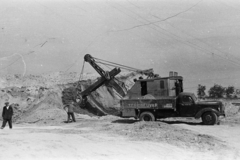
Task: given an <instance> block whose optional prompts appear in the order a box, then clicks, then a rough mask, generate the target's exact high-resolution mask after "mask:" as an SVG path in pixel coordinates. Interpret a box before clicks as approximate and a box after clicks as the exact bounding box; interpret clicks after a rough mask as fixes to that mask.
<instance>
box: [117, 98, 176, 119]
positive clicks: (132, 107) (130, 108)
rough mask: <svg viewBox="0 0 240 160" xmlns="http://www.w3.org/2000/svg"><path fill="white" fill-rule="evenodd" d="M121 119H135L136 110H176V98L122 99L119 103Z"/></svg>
mask: <svg viewBox="0 0 240 160" xmlns="http://www.w3.org/2000/svg"><path fill="white" fill-rule="evenodd" d="M120 104H121V111H122V116H123V117H136V116H137V115H136V110H141V109H144V110H159V109H163V110H164V109H173V110H174V111H175V110H176V98H175V97H169V98H161V99H123V100H121V101H120Z"/></svg>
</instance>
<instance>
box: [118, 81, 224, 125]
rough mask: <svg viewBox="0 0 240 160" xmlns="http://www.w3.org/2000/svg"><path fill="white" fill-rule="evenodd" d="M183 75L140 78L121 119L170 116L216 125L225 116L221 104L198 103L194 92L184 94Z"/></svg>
mask: <svg viewBox="0 0 240 160" xmlns="http://www.w3.org/2000/svg"><path fill="white" fill-rule="evenodd" d="M182 82H183V78H182V77H181V76H169V77H163V78H160V77H157V78H153V79H139V80H137V81H136V82H135V85H134V86H133V87H132V88H131V89H130V90H129V91H128V93H127V95H126V96H125V97H124V99H122V100H121V101H120V106H121V113H122V117H135V118H136V119H140V120H144V121H153V120H156V119H158V118H167V117H194V118H196V119H199V118H202V121H203V123H204V124H207V125H213V124H216V123H217V122H218V117H219V116H225V112H224V106H223V103H222V102H220V101H199V100H198V99H197V97H196V96H195V95H194V94H193V93H189V92H183V83H182Z"/></svg>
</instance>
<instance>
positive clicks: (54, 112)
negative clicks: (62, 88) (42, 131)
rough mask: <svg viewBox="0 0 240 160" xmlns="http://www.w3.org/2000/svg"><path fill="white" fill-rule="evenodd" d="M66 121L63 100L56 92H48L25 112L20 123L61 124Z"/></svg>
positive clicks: (19, 120) (18, 120)
mask: <svg viewBox="0 0 240 160" xmlns="http://www.w3.org/2000/svg"><path fill="white" fill-rule="evenodd" d="M64 120H66V112H65V111H64V110H63V107H62V104H61V99H60V97H59V96H58V94H57V93H56V92H53V91H48V93H47V94H45V95H44V97H41V99H40V100H38V101H36V102H33V103H32V104H30V105H29V106H28V107H27V108H25V110H23V112H22V114H21V116H20V118H19V119H17V122H18V123H22V122H25V123H37V122H38V123H47V124H52V123H60V122H63V121H64Z"/></svg>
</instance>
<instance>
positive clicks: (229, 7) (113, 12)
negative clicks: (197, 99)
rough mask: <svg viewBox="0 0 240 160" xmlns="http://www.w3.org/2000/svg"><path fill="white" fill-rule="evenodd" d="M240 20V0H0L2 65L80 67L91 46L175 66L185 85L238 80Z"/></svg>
mask: <svg viewBox="0 0 240 160" xmlns="http://www.w3.org/2000/svg"><path fill="white" fill-rule="evenodd" d="M239 25H240V1H237V0H228V1H226V0H181V1H179V0H95V1H94V0H75V1H74V0H54V1H53V0H48V1H47V0H45V1H44V0H22V1H21V2H20V1H19V0H1V1H0V73H1V74H6V73H8V74H11V73H20V74H23V73H25V72H26V74H39V73H46V72H56V71H67V72H72V71H75V72H79V73H80V72H81V67H82V63H83V57H84V55H85V54H91V55H92V56H94V57H97V58H101V59H104V60H108V61H112V62H116V63H119V64H123V65H127V66H131V67H135V68H139V69H149V68H153V69H154V71H155V73H158V74H159V75H160V76H167V75H168V72H169V71H177V72H178V73H179V75H182V76H183V77H184V80H185V82H184V87H185V91H196V88H197V85H198V84H202V85H207V87H209V86H213V85H214V83H217V84H220V85H223V86H226V87H227V86H228V85H234V86H235V87H240V81H239V79H240V75H239V69H240V54H239V53H238V52H239V50H240V45H239V44H240V38H239V37H240V32H239ZM20 55H22V57H21V56H20ZM25 67H26V69H25ZM106 69H107V68H106ZM85 72H95V71H94V70H93V69H92V68H91V67H90V66H89V65H88V64H86V69H85ZM207 89H208V88H207Z"/></svg>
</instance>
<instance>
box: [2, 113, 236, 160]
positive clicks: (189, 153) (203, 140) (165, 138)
mask: <svg viewBox="0 0 240 160" xmlns="http://www.w3.org/2000/svg"><path fill="white" fill-rule="evenodd" d="M239 131H240V130H239V129H238V127H237V126H228V125H220V126H200V125H196V126H194V125H187V124H166V123H163V122H150V123H145V122H136V121H135V120H124V119H119V118H116V117H111V116H110V117H103V118H87V119H85V118H84V117H82V118H81V117H80V118H78V119H77V123H70V124H66V123H61V124H56V125H54V126H38V125H29V124H15V125H14V128H13V129H12V130H10V129H8V127H6V128H5V129H4V130H0V137H1V143H0V150H1V154H0V159H21V160H24V159H31V160H32V159H58V160H59V159H60V160H61V159H70V160H72V159H78V160H79V159H81V160H85V159H86V160H87V159H89V160H91V159H94V160H110V159H111V160H115V159H116V160H120V159H130V160H131V159H134V160H135V159H138V160H142V159H167V160H172V159H178V160H188V159H191V160H202V159H209V160H219V159H221V160H229V159H230V160H232V159H236V160H237V159H240V156H239V152H238V150H239V149H240V147H239V145H238V144H237V141H239V140H240V135H238V134H237V133H240V132H239ZM230 135H233V136H230Z"/></svg>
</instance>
